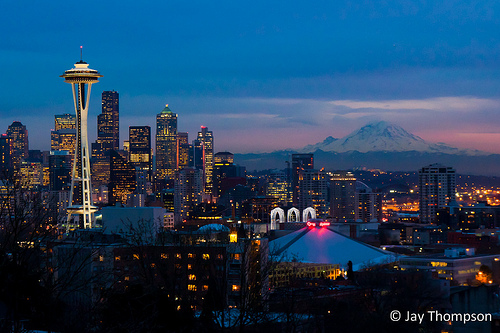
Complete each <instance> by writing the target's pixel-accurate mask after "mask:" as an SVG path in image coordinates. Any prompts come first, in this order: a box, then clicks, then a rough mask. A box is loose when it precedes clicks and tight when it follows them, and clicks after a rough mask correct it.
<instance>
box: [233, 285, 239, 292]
mask: <svg viewBox="0 0 500 333" xmlns="http://www.w3.org/2000/svg"><path fill="white" fill-rule="evenodd" d="M231 290H232V291H240V286H239V285H238V284H233V285H232V287H231Z"/></svg>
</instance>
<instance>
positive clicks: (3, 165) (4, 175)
mask: <svg viewBox="0 0 500 333" xmlns="http://www.w3.org/2000/svg"><path fill="white" fill-rule="evenodd" d="M12 155H13V151H12V138H11V137H10V136H8V135H7V134H2V135H0V179H8V178H10V176H12V173H13V171H14V170H13V167H14V166H13V164H12V163H13V162H12Z"/></svg>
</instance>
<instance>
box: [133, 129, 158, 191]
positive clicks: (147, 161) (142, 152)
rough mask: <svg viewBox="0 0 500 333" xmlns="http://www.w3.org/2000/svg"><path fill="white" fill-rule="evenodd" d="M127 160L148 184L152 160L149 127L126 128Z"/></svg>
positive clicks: (151, 171)
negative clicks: (144, 177)
mask: <svg viewBox="0 0 500 333" xmlns="http://www.w3.org/2000/svg"><path fill="white" fill-rule="evenodd" d="M128 138H129V139H128V142H129V149H128V156H129V158H128V160H129V162H130V163H132V165H133V166H134V167H136V168H137V169H138V170H140V171H141V174H142V173H145V174H146V181H148V182H150V181H151V177H152V173H153V164H152V163H153V159H152V157H151V127H149V126H130V127H129V128H128Z"/></svg>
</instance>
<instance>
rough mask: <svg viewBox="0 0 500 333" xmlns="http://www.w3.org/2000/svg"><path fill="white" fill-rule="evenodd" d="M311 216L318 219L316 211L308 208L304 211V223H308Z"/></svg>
mask: <svg viewBox="0 0 500 333" xmlns="http://www.w3.org/2000/svg"><path fill="white" fill-rule="evenodd" d="M309 215H310V216H311V219H315V218H316V210H315V209H314V208H312V207H307V208H306V209H304V210H303V211H302V222H307V218H308V216H309Z"/></svg>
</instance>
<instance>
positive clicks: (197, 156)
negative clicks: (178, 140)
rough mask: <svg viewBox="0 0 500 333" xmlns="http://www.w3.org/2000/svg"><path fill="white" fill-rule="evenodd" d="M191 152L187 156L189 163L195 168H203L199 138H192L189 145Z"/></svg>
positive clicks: (201, 147)
mask: <svg viewBox="0 0 500 333" xmlns="http://www.w3.org/2000/svg"><path fill="white" fill-rule="evenodd" d="M191 148H192V153H191V154H190V156H189V158H190V160H189V165H190V166H192V167H193V168H195V169H203V146H202V143H201V141H200V140H198V139H195V140H193V144H192V145H191Z"/></svg>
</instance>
